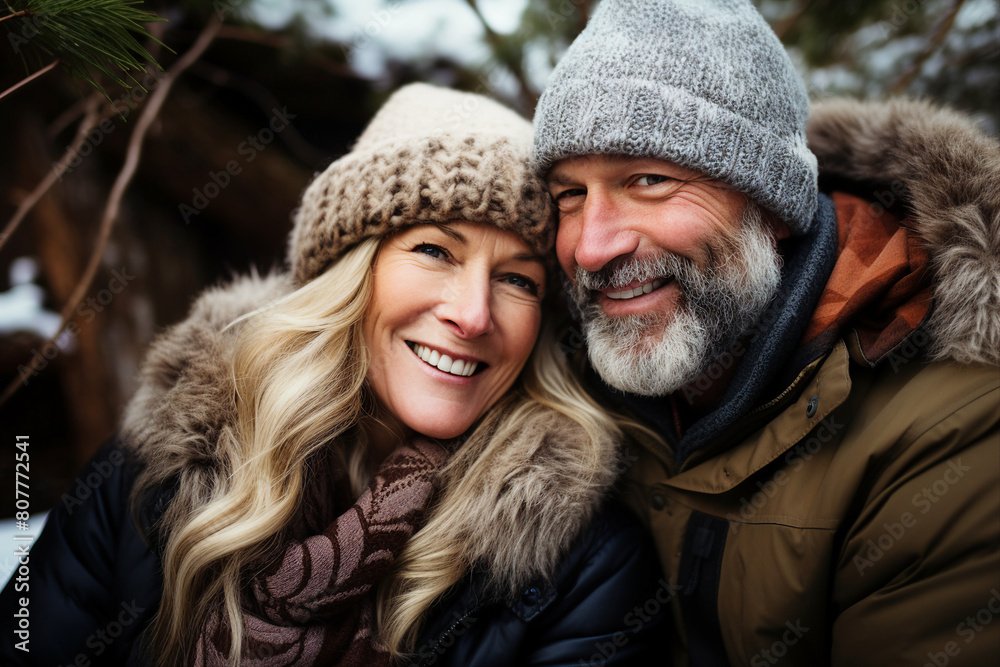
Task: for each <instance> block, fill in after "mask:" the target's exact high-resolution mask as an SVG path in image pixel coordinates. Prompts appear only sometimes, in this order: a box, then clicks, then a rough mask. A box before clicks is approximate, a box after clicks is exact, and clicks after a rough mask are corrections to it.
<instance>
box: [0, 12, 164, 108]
mask: <svg viewBox="0 0 1000 667" xmlns="http://www.w3.org/2000/svg"><path fill="white" fill-rule="evenodd" d="M138 4H140V3H139V2H136V1H134V0H8V1H7V3H6V5H7V9H8V10H9V11H10V12H11V13H10V14H9V15H7V16H4V17H0V22H2V21H6V20H8V19H12V18H14V17H19V20H18V21H13V22H11V23H9V24H7V25H5V26H4V27H5V28H6V29H7V31H8V32H9V35H8V38H9V41H10V43H11V46H13V48H14V51H15V53H17V54H18V55H20V56H21V59H22V60H23V61H24V63H25V67H26V68H27V69H30V67H31V66H30V65H29V63H28V60H29V59H31V60H36V61H38V62H39V63H41V62H48V61H50V60H53V59H55V60H59V61H61V62H62V64H63V65H64V66H65V67H66V69H67V70H68V71H69V72H70V74H72V75H73V76H75V77H77V78H79V79H82V80H83V81H86V82H87V83H89V84H90V85H92V86H93V87H94V88H96V89H97V90H99V91H100V92H101V93H102V94H103V95H104V97H106V98H108V99H109V100H110V99H111V98H110V97H109V96H108V93H107V91H105V90H104V88H103V86H102V85H101V84H100V83H98V82H97V76H98V74H103V75H104V76H106V77H108V78H109V79H110V80H111V81H113V82H115V83H117V84H118V85H120V86H123V87H125V88H131V87H132V84H133V83H135V84H137V85H138V83H137V82H136V81H135V78H134V77H133V76H132V73H133V72H139V71H144V70H145V68H146V64H147V63H151V64H153V65H156V61H155V59H154V58H153V56H152V55H150V53H149V52H148V51H147V50H146V49H145V48H144V47H143V46H142V44H141V43H140V42H139V39H152V40H153V41H156V42H158V40H156V39H155V38H154V37H152V35H150V34H149V31H147V30H146V28H145V27H144V24H146V23H151V22H157V21H164V20H166V19H162V18H160V17H158V16H156V15H155V14H153V13H151V12H147V11H145V10H142V9H139V8H137V7H136V6H135V5H138ZM158 43H159V42H158ZM161 45H162V44H161ZM156 67H157V68H159V65H156ZM160 69H162V68H160ZM130 81H131V83H130Z"/></svg>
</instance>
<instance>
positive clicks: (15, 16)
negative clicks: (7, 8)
mask: <svg viewBox="0 0 1000 667" xmlns="http://www.w3.org/2000/svg"><path fill="white" fill-rule="evenodd" d="M32 13H33V12H29V11H28V10H27V9H22V10H21V11H19V12H14V13H13V14H7V16H0V23H3V22H4V21H6V20H7V19H19V18H21V17H24V16H31V15H32Z"/></svg>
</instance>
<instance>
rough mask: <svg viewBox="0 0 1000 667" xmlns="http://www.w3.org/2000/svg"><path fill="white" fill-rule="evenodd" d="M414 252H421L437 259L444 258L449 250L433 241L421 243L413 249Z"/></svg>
mask: <svg viewBox="0 0 1000 667" xmlns="http://www.w3.org/2000/svg"><path fill="white" fill-rule="evenodd" d="M413 252H419V253H422V254H424V255H428V256H430V257H434V258H436V259H444V258H445V257H447V256H448V252H447V251H446V250H445V249H444V248H442V247H441V246H439V245H434V244H433V243H421V244H419V245H418V246H416V247H415V248H414V249H413Z"/></svg>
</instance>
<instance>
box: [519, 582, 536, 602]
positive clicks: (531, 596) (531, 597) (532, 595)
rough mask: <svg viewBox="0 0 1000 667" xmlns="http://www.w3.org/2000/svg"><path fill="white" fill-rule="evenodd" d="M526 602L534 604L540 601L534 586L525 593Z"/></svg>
mask: <svg viewBox="0 0 1000 667" xmlns="http://www.w3.org/2000/svg"><path fill="white" fill-rule="evenodd" d="M522 597H523V598H524V602H525V603H526V604H534V603H535V602H536V601H537V600H538V589H537V588H535V587H534V586H532V587H531V588H529V589H528V590H526V591H524V595H523V596H522Z"/></svg>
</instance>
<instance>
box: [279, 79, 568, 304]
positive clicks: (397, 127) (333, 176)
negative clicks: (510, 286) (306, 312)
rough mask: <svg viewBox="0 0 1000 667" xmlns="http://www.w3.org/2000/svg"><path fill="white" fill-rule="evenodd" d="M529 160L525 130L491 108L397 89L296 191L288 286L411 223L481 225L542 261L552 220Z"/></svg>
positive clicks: (467, 97) (477, 101) (439, 92)
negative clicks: (517, 241)
mask: <svg viewBox="0 0 1000 667" xmlns="http://www.w3.org/2000/svg"><path fill="white" fill-rule="evenodd" d="M530 157H531V124H530V123H529V122H528V121H527V120H525V119H524V118H522V117H521V116H519V115H518V114H517V113H515V112H514V111H511V110H510V109H507V108H506V107H504V106H502V105H500V104H498V103H497V102H494V101H492V100H490V99H488V98H486V97H483V96H482V95H475V94H472V93H461V92H456V91H452V90H447V89H444V88H438V87H435V86H430V85H427V84H419V83H418V84H411V85H408V86H405V87H403V88H401V89H399V90H398V91H396V93H394V94H393V95H392V96H391V97H390V98H389V100H388V101H386V103H385V104H384V105H383V106H382V108H381V109H380V110H379V111H378V113H377V114H376V115H375V117H374V118H373V119H372V121H371V123H369V125H368V127H367V128H366V129H365V131H364V132H363V133H362V134H361V137H360V138H359V139H358V141H357V143H356V144H355V145H354V147H353V148H352V149H351V151H350V152H349V153H348V154H347V155H345V156H343V157H342V158H340V159H339V160H337V161H336V162H334V163H333V164H331V165H330V166H329V167H328V168H327V169H326V170H325V171H323V172H322V173H321V174H319V175H318V176H317V177H316V178H315V179H313V181H312V183H311V184H310V185H309V187H308V188H306V191H305V194H304V195H303V196H302V204H301V206H300V208H299V210H298V211H297V212H296V215H295V226H294V228H293V230H292V234H291V237H290V239H289V248H288V257H289V263H290V264H291V265H292V271H293V275H294V278H295V282H296V284H299V285H302V284H304V283H306V282H308V281H310V280H312V279H313V278H315V277H316V276H318V275H319V274H320V273H322V272H323V271H324V270H325V269H326V268H327V267H328V266H329V265H330V264H332V263H333V262H334V261H336V260H337V259H338V258H339V257H340V256H341V255H342V254H343V253H344V251H346V250H347V249H348V248H349V247H351V246H352V245H354V244H356V243H358V242H360V241H362V240H364V239H366V238H368V237H372V236H387V235H389V234H392V233H393V232H395V231H398V230H400V229H402V228H404V227H407V226H409V225H413V224H419V223H445V222H450V221H455V220H464V221H467V222H478V223H486V224H491V225H495V226H497V227H499V228H500V229H505V230H510V231H513V232H516V233H517V234H519V235H520V236H521V237H522V238H523V239H524V240H525V241H526V242H527V243H528V245H529V246H530V247H531V248H532V249H533V250H534V251H535V252H537V253H538V254H539V255H544V254H546V253H547V252H548V251H549V250H550V249H551V248H552V244H553V242H554V237H555V219H554V215H553V207H552V202H551V198H550V197H549V194H548V191H547V190H546V189H545V186H544V184H543V183H542V182H541V181H540V180H539V179H538V178H537V177H536V176H535V174H534V172H533V171H532V170H531V167H530V165H529V160H530Z"/></svg>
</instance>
